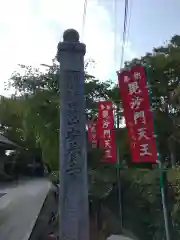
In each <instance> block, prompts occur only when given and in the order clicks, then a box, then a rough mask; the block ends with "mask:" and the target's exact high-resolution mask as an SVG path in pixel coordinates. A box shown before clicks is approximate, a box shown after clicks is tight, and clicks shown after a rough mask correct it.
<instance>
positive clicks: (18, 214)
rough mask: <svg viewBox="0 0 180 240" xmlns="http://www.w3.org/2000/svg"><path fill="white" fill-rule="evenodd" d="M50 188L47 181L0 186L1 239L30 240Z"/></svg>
mask: <svg viewBox="0 0 180 240" xmlns="http://www.w3.org/2000/svg"><path fill="white" fill-rule="evenodd" d="M50 188H51V183H50V182H49V181H47V180H45V179H36V180H28V181H23V182H21V183H19V184H17V185H16V184H14V185H11V186H6V187H5V186H0V239H2V240H5V239H6V240H28V238H29V236H30V233H31V231H32V229H33V227H34V224H35V222H36V220H37V217H38V214H39V212H40V210H41V207H42V206H43V203H44V200H45V197H46V196H47V193H48V192H49V190H50Z"/></svg>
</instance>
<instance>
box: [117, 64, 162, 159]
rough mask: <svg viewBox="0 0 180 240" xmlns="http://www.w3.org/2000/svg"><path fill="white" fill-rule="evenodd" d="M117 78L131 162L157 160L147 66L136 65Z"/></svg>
mask: <svg viewBox="0 0 180 240" xmlns="http://www.w3.org/2000/svg"><path fill="white" fill-rule="evenodd" d="M118 81H119V87H120V94H121V98H122V103H123V108H124V116H125V120H126V126H127V128H128V135H129V140H130V150H131V155H132V162H135V163H138V162H151V163H156V161H157V149H156V139H155V135H154V126H153V115H152V111H151V105H150V99H149V94H148V88H147V83H146V73H145V70H144V67H143V66H134V67H132V68H131V70H130V71H123V72H121V73H119V75H118Z"/></svg>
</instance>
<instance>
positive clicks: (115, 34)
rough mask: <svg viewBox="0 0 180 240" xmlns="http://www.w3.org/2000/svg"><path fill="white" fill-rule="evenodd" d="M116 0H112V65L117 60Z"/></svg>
mask: <svg viewBox="0 0 180 240" xmlns="http://www.w3.org/2000/svg"><path fill="white" fill-rule="evenodd" d="M117 9H118V6H117V0H114V1H113V15H114V66H116V61H117Z"/></svg>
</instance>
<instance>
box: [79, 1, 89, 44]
mask: <svg viewBox="0 0 180 240" xmlns="http://www.w3.org/2000/svg"><path fill="white" fill-rule="evenodd" d="M87 4H88V0H84V8H83V18H82V29H81V36H82V40H83V39H84V31H85V25H86V13H87Z"/></svg>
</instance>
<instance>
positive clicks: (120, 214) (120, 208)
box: [116, 104, 123, 231]
mask: <svg viewBox="0 0 180 240" xmlns="http://www.w3.org/2000/svg"><path fill="white" fill-rule="evenodd" d="M116 116H117V129H118V130H119V128H120V119H119V104H117V112H116ZM120 164H121V162H120V149H119V145H118V144H117V186H118V202H119V218H120V229H121V231H122V228H123V217H122V194H121V166H120Z"/></svg>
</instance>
